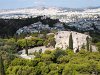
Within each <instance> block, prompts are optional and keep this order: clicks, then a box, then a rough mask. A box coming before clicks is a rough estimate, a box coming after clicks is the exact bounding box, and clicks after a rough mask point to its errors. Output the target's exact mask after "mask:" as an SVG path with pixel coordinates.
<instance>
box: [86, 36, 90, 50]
mask: <svg viewBox="0 0 100 75" xmlns="http://www.w3.org/2000/svg"><path fill="white" fill-rule="evenodd" d="M86 41H87V44H86V46H87V50H88V51H90V44H89V37H88V36H87V38H86Z"/></svg>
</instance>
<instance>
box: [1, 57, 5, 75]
mask: <svg viewBox="0 0 100 75" xmlns="http://www.w3.org/2000/svg"><path fill="white" fill-rule="evenodd" d="M0 75H5V70H4V64H3V59H2V56H0Z"/></svg>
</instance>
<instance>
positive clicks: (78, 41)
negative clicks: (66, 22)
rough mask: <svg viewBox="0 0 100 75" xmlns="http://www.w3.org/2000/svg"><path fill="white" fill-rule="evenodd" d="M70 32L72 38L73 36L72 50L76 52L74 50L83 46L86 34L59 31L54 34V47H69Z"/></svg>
mask: <svg viewBox="0 0 100 75" xmlns="http://www.w3.org/2000/svg"><path fill="white" fill-rule="evenodd" d="M71 33H72V38H73V50H74V52H76V50H77V49H78V48H79V50H80V48H81V47H82V46H83V45H86V43H87V41H86V38H87V36H88V35H85V34H82V33H78V32H73V31H59V32H58V33H57V34H56V35H55V41H56V45H55V48H62V49H66V48H68V47H69V36H70V34H71Z"/></svg>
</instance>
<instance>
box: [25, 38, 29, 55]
mask: <svg viewBox="0 0 100 75" xmlns="http://www.w3.org/2000/svg"><path fill="white" fill-rule="evenodd" d="M25 42H26V45H25V54H27V55H28V43H27V39H25Z"/></svg>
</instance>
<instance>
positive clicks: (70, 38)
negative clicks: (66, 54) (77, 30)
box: [69, 33, 73, 50]
mask: <svg viewBox="0 0 100 75" xmlns="http://www.w3.org/2000/svg"><path fill="white" fill-rule="evenodd" d="M69 49H71V50H73V38H72V33H71V34H70V36H69Z"/></svg>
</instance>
